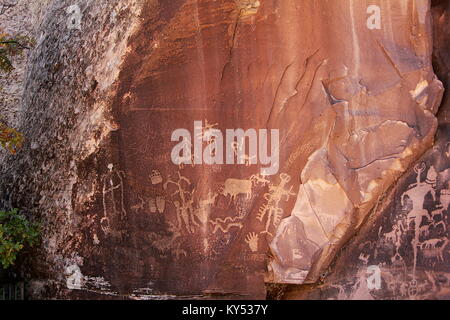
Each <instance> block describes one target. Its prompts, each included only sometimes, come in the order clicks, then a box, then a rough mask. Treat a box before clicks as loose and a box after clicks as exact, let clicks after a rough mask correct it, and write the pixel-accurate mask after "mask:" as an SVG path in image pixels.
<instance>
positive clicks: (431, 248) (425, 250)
mask: <svg viewBox="0 0 450 320" xmlns="http://www.w3.org/2000/svg"><path fill="white" fill-rule="evenodd" d="M448 242H449V240H448V239H447V238H440V239H430V240H426V241H424V242H422V243H421V244H420V249H421V251H422V255H423V257H424V258H426V259H432V258H436V259H437V260H438V261H444V250H445V248H446V247H447V245H448Z"/></svg>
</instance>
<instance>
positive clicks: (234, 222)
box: [209, 217, 244, 233]
mask: <svg viewBox="0 0 450 320" xmlns="http://www.w3.org/2000/svg"><path fill="white" fill-rule="evenodd" d="M209 223H211V224H212V225H213V227H214V229H213V233H217V232H218V231H219V230H221V231H222V232H223V233H228V232H229V231H230V229H231V228H239V229H242V228H243V227H244V225H243V224H242V219H241V218H240V217H234V218H232V217H227V218H225V219H220V218H219V219H215V220H212V221H209Z"/></svg>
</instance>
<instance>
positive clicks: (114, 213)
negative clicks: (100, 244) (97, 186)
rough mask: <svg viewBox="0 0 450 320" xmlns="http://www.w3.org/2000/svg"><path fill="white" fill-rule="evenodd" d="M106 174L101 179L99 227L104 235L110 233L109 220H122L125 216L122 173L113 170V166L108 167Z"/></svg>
mask: <svg viewBox="0 0 450 320" xmlns="http://www.w3.org/2000/svg"><path fill="white" fill-rule="evenodd" d="M108 171H109V172H108V173H107V174H106V175H105V176H104V177H103V179H102V180H103V187H102V204H103V217H102V218H101V220H100V225H101V228H102V230H103V232H105V233H110V232H111V219H113V218H116V217H118V218H120V219H124V218H125V217H126V215H127V212H126V210H125V205H124V183H123V176H124V173H123V172H122V171H119V170H115V169H114V165H113V164H109V165H108Z"/></svg>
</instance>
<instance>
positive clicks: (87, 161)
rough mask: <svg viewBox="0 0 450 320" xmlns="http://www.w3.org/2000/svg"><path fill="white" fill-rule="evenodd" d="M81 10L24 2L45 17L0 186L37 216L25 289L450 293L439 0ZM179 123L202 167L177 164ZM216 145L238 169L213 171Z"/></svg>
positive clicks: (444, 59) (106, 294)
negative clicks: (244, 133) (271, 169)
mask: <svg viewBox="0 0 450 320" xmlns="http://www.w3.org/2000/svg"><path fill="white" fill-rule="evenodd" d="M77 4H78V6H79V8H80V14H81V19H80V28H79V29H77V28H71V27H69V25H70V24H71V23H72V20H71V19H73V18H74V16H73V12H72V11H70V10H69V11H67V8H69V7H70V6H71V5H73V3H72V1H65V0H63V1H48V3H45V4H42V5H41V6H40V7H39V10H38V9H36V8H33V7H31V8H30V9H28V11H27V9H24V8H23V7H17V8H13V9H11V10H16V12H17V14H18V15H20V14H22V15H25V16H27V15H28V16H30V15H31V16H32V15H33V14H35V15H36V14H37V13H36V12H39V18H36V19H37V20H36V21H40V23H39V25H38V26H35V27H34V28H35V29H33V31H32V32H33V34H34V35H35V37H36V38H37V40H38V44H37V47H36V48H35V49H34V50H33V51H32V52H30V55H29V57H28V63H27V69H26V72H25V71H24V72H25V76H24V79H25V81H24V93H23V96H22V97H21V99H22V103H21V106H20V113H19V116H17V118H18V121H17V123H19V124H20V125H19V129H20V130H21V131H22V132H23V133H24V134H25V135H26V137H27V144H26V146H25V147H24V149H23V150H22V151H21V153H20V154H19V155H17V156H15V157H10V156H8V157H6V159H5V160H4V161H3V165H2V168H1V174H2V182H1V185H0V190H1V191H2V195H3V196H2V199H1V202H2V205H3V206H4V207H19V208H21V209H23V210H25V211H26V212H28V213H29V215H30V216H32V217H34V218H35V219H39V220H41V221H42V222H43V225H44V233H43V239H42V240H43V241H42V245H41V247H40V249H39V252H37V253H36V254H35V255H34V256H33V257H30V258H28V259H27V260H25V261H23V263H22V265H23V267H22V268H21V273H22V274H23V275H24V276H26V277H29V278H31V279H33V280H32V282H31V283H30V290H29V291H30V292H29V294H30V296H31V297H35V298H38V297H44V298H55V297H57V298H87V297H88V298H99V299H101V298H140V299H175V298H179V297H186V296H187V297H191V298H199V299H204V298H211V297H213V298H242V299H247V298H264V297H265V296H266V288H265V282H268V283H272V284H282V286H278V287H277V286H276V285H271V286H269V297H275V296H284V298H325V299H328V298H415V297H429V296H433V297H436V298H446V297H447V293H446V291H445V290H447V289H445V288H446V287H445V285H444V284H442V285H441V284H440V283H443V281H444V278H446V279H447V281H450V280H448V273H447V272H449V270H448V265H449V264H448V259H450V257H449V254H448V247H447V243H448V239H449V238H448V236H449V234H448V231H447V230H448V227H447V225H448V222H449V221H448V215H447V210H448V205H449V203H448V201H447V200H446V197H448V195H446V193H450V191H449V190H448V189H449V188H450V186H448V180H449V179H448V172H447V170H448V167H449V165H448V157H449V155H448V153H449V152H450V151H449V149H448V143H447V141H448V138H447V136H448V133H447V118H448V117H447V114H448V112H447V109H448V108H447V104H448V96H447V95H446V96H444V105H443V107H441V109H439V106H440V105H441V100H442V95H443V85H442V83H441V81H440V80H439V79H441V80H442V81H443V82H444V84H446V83H447V82H448V52H449V51H448V30H449V29H448V7H447V4H446V3H445V1H441V2H436V3H435V6H434V7H433V11H431V10H430V6H431V5H430V3H429V2H428V1H422V0H417V1H416V0H409V1H401V2H400V1H398V2H397V1H388V0H379V1H362V0H358V1H356V0H342V1H326V0H315V1H309V0H308V1H307V0H286V1H277V0H260V1H256V0H222V1H213V0H174V1H156V0H139V1H138V0H136V1H132V0H125V1H106V0H105V1H103V0H101V1H96V2H92V1H78V2H77ZM370 5H377V6H379V8H380V18H381V23H380V28H379V29H378V28H369V26H372V24H373V23H374V20H371V19H373V14H374V11H371V10H369V11H368V8H369V6H370ZM372 9H373V8H372ZM371 23H372V24H371ZM432 23H433V24H432ZM433 29H434V43H433ZM30 30H31V29H30ZM30 32H31V31H30ZM433 49H434V50H433ZM432 59H433V62H434V66H435V67H436V73H437V74H438V76H439V79H438V77H436V75H435V74H434V71H433V66H432ZM19 84H20V83H19ZM438 110H439V112H438ZM15 117H16V116H15ZM438 120H439V130H438V132H437V129H438ZM195 121H200V125H196V122H195ZM197 124H198V123H197ZM238 128H242V129H244V130H248V129H255V130H256V131H255V132H257V133H259V136H258V142H259V144H258V145H257V149H258V152H259V153H257V155H256V159H254V158H252V157H251V150H250V149H247V150H244V152H243V153H242V154H240V153H239V150H238V148H237V147H236V144H230V143H229V141H225V140H226V139H225V137H226V135H225V132H226V130H227V129H238ZM177 129H186V130H187V131H188V132H189V133H190V135H191V138H192V142H189V145H188V149H191V147H192V145H194V146H193V147H195V148H200V149H202V148H203V149H206V151H205V153H204V154H203V152H202V153H201V154H200V157H202V156H203V158H204V159H203V160H204V163H203V164H199V163H197V164H184V165H183V164H180V165H176V164H174V163H172V160H171V153H172V150H173V148H174V146H175V145H176V144H177V142H178V141H175V140H177V139H175V140H174V139H172V133H173V132H174V131H175V130H177ZM264 129H267V130H269V132H271V133H272V135H270V136H269V137H266V138H268V139H267V140H271V138H272V139H273V138H274V136H273V131H270V130H273V129H276V130H279V159H276V160H274V161H275V162H276V167H277V169H278V171H277V172H275V174H273V175H267V176H263V175H261V169H263V168H267V167H268V166H269V165H270V164H268V163H262V158H261V150H263V149H264V148H266V150H264V151H267V149H269V153H270V150H271V149H270V147H274V143H267V144H266V143H264V142H267V141H264V139H262V138H261V137H262V136H261V131H260V130H264ZM219 132H220V133H222V135H221V134H219ZM436 132H437V133H438V135H437V142H436V143H434V138H435V135H436ZM198 135H200V139H203V138H204V140H203V141H201V140H200V142H199V144H198V145H195V144H196V142H195V141H196V138H198ZM212 137H213V138H212ZM172 140H173V141H172ZM197 140H198V139H197ZM221 140H224V141H222V142H223V148H224V150H223V151H224V153H225V154H224V157H226V156H227V154H230V153H231V154H232V156H233V157H234V156H235V155H236V156H237V157H238V159H239V160H241V162H242V163H241V164H237V165H226V164H219V163H214V164H211V165H209V164H205V162H207V160H206V159H207V158H208V157H207V156H208V154H207V151H208V150H209V151H211V154H210V155H213V157H212V158H215V159H218V158H217V156H218V155H219V154H220V152H219V150H220V149H219V148H218V145H219V144H221V143H220V142H221ZM244 141H246V140H244ZM247 141H248V140H247ZM273 141H275V140H273ZM238 142H239V141H238ZM208 146H209V149H207V147H208ZM213 146H214V147H215V148H213ZM269 146H270V147H269ZM195 148H194V149H193V154H192V158H193V159H194V160H196V161H198V159H199V157H198V156H199V154H196V153H195V150H196V149H195ZM227 151H228V152H227ZM274 151H277V150H276V149H275V150H272V155H273V152H274ZM424 154H425V155H424ZM189 160H190V159H189ZM271 164H272V165H274V163H271ZM332 262H333V263H332ZM349 266H351V268H349ZM369 266H378V267H379V268H380V270H381V279H382V282H381V287H382V289H376V290H374V289H370V288H368V287H367V283H368V282H367V281H366V280H367V277H368V276H369V275H370V273H369V274H368V273H367V272H366V271H367V270H368V267H369ZM370 270H375V269H373V268H372V269H370ZM376 270H378V269H376ZM376 270H375V271H376ZM375 271H374V272H375ZM327 275H329V276H327ZM441 280H442V281H441ZM322 281H325V283H324V284H321V282H322ZM439 281H441V282H439ZM438 282H439V284H437V283H438ZM283 284H291V285H289V286H285V285H283ZM302 284H312V285H308V286H299V285H302ZM369 286H370V284H369ZM276 288H278V289H280V288H281V290H280V291H279V292H277V291H276V290H277V289H276ZM405 292H406V294H404V293H405Z"/></svg>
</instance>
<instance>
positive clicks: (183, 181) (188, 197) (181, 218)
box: [163, 172, 198, 233]
mask: <svg viewBox="0 0 450 320" xmlns="http://www.w3.org/2000/svg"><path fill="white" fill-rule="evenodd" d="M177 174H178V179H177V180H172V178H171V177H170V176H169V177H168V180H167V181H166V182H165V183H164V185H163V188H164V190H167V189H168V188H169V186H174V187H175V192H173V193H172V194H171V196H172V197H177V198H178V199H179V200H174V201H173V205H174V206H175V210H176V215H177V228H178V229H179V230H183V229H184V230H186V231H187V232H188V233H194V232H195V230H194V227H195V226H198V223H196V221H195V220H194V217H193V203H194V200H193V199H192V193H193V192H189V191H188V190H187V189H186V188H188V187H189V186H190V185H191V181H190V180H189V179H188V178H186V177H184V176H182V175H181V174H180V172H178V173H177Z"/></svg>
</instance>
